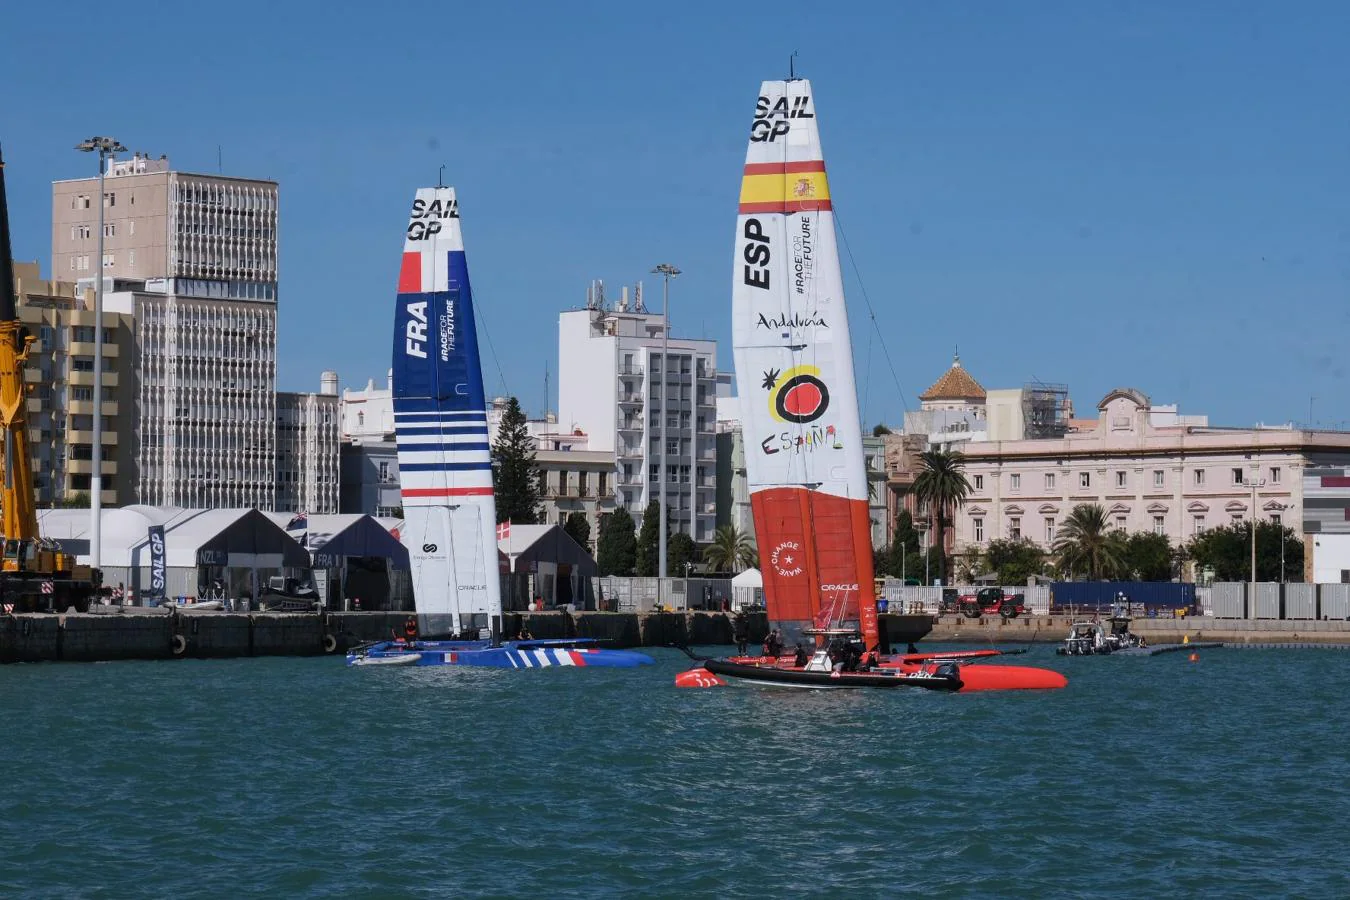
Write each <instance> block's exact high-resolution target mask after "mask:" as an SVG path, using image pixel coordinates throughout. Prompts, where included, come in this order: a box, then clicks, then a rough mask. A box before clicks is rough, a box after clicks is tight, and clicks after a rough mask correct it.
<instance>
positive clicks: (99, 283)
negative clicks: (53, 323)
mask: <svg viewBox="0 0 1350 900" xmlns="http://www.w3.org/2000/svg"><path fill="white" fill-rule="evenodd" d="M75 149H76V150H80V151H82V152H84V153H97V154H98V257H97V260H98V277H97V278H96V279H95V281H94V447H93V464H94V472H93V474H92V475H91V476H90V477H89V560H90V564H91V565H93V566H99V565H101V564H102V551H103V175H104V173H105V172H106V171H107V169H108V160H109V159H110V158H111V157H112V155H113V154H114V153H125V152H126V149H127V148H126V147H123V146H122V144H121V143H119V142H118V141H117V140H115V139H113V138H110V137H91V138H89V140H87V141H81V142H80V143H78V144H76V145H75Z"/></svg>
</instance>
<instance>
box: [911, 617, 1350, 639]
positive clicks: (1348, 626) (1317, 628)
mask: <svg viewBox="0 0 1350 900" xmlns="http://www.w3.org/2000/svg"><path fill="white" fill-rule="evenodd" d="M1076 621H1083V618H1082V617H1081V616H1079V617H1074V616H1020V617H1018V618H1016V619H1010V620H1008V621H1004V620H1003V619H1002V618H1000V617H999V616H982V617H981V618H979V619H967V618H965V617H964V616H940V617H937V619H936V620H935V622H934V624H933V630H932V632H930V633H929V635H928V638H927V640H928V641H940V642H948V641H950V642H959V643H962V644H986V643H988V644H999V643H1055V644H1057V643H1059V642H1060V641H1062V640H1064V638H1065V637H1067V636H1068V634H1069V628H1070V626H1071V625H1072V624H1073V623H1074V622H1076ZM1130 630H1131V631H1133V632H1135V633H1136V634H1139V635H1141V636H1143V637H1144V638H1145V639H1147V640H1148V642H1149V643H1151V644H1179V643H1181V642H1182V640H1183V639H1189V640H1190V641H1191V642H1196V641H1222V642H1223V643H1225V644H1238V645H1240V644H1260V645H1262V646H1268V645H1271V644H1300V645H1306V644H1322V645H1326V646H1342V645H1345V646H1350V622H1341V621H1315V620H1289V619H1285V620H1275V619H1265V620H1263V619H1215V618H1212V617H1209V616H1193V617H1188V618H1185V619H1134V620H1133V621H1131V623H1130Z"/></svg>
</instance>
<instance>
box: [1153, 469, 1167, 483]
mask: <svg viewBox="0 0 1350 900" xmlns="http://www.w3.org/2000/svg"><path fill="white" fill-rule="evenodd" d="M1166 483H1167V482H1166V476H1165V475H1164V474H1163V470H1162V469H1154V470H1153V486H1154V487H1155V488H1160V487H1163V486H1164V485H1165V484H1166Z"/></svg>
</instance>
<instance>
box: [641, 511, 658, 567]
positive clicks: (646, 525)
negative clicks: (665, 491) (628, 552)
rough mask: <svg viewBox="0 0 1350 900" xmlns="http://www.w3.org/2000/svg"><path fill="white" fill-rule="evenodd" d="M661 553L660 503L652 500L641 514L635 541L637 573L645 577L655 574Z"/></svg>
mask: <svg viewBox="0 0 1350 900" xmlns="http://www.w3.org/2000/svg"><path fill="white" fill-rule="evenodd" d="M660 552H661V503H660V501H658V500H653V501H652V502H651V503H648V504H647V511H646V512H644V513H643V514H642V531H641V532H640V533H639V534H638V539H637V573H638V575H641V576H645V577H648V578H650V577H652V576H653V575H656V574H657V571H656V570H657V568H658V567H659V566H660V562H661V560H660Z"/></svg>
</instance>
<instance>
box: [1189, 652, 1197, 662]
mask: <svg viewBox="0 0 1350 900" xmlns="http://www.w3.org/2000/svg"><path fill="white" fill-rule="evenodd" d="M1188 658H1189V659H1190V661H1191V662H1199V661H1200V654H1199V653H1192V654H1191V655H1190V657H1188Z"/></svg>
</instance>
